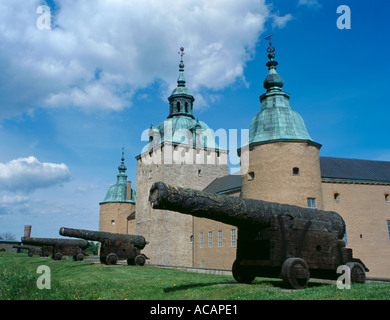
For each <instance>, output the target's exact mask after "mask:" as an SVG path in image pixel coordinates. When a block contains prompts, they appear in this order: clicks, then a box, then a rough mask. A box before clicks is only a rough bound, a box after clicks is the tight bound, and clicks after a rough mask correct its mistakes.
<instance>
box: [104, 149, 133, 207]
mask: <svg viewBox="0 0 390 320" xmlns="http://www.w3.org/2000/svg"><path fill="white" fill-rule="evenodd" d="M121 160H122V162H121V164H120V165H119V166H118V170H119V174H118V175H117V182H116V184H114V185H112V186H111V187H110V188H109V189H108V191H107V194H106V197H105V198H104V201H103V202H102V203H105V202H131V203H135V191H134V190H133V189H131V199H127V175H126V170H127V168H126V166H125V163H124V160H125V159H124V157H123V152H122V159H121Z"/></svg>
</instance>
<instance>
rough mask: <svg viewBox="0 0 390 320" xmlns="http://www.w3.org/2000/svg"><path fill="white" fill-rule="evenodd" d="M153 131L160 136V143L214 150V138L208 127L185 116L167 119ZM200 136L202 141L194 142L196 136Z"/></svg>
mask: <svg viewBox="0 0 390 320" xmlns="http://www.w3.org/2000/svg"><path fill="white" fill-rule="evenodd" d="M155 130H157V131H158V132H159V134H160V135H161V142H166V141H169V142H173V143H183V144H189V145H198V146H202V147H205V148H216V147H217V146H216V143H215V137H214V135H213V131H212V130H211V129H210V127H209V126H208V125H207V124H206V123H205V122H203V121H200V120H195V119H193V118H191V117H188V116H185V115H179V116H175V117H172V118H168V119H167V120H165V121H164V122H163V123H161V124H159V125H158V126H157V127H156V128H155ZM197 134H198V138H199V135H201V136H202V137H201V138H202V141H196V140H197V137H196V135H197Z"/></svg>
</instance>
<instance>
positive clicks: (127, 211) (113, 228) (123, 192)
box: [99, 150, 135, 234]
mask: <svg viewBox="0 0 390 320" xmlns="http://www.w3.org/2000/svg"><path fill="white" fill-rule="evenodd" d="M124 160H125V159H124V151H123V150H122V159H121V163H120V165H119V166H118V171H119V173H118V175H117V182H116V184H114V185H112V186H111V187H110V188H109V189H108V191H107V193H106V196H105V198H104V200H103V202H100V203H99V205H100V216H99V231H105V232H112V233H123V234H134V232H135V222H134V218H135V217H134V212H135V191H134V189H132V188H131V181H127V175H126V170H127V168H126V166H125V163H124Z"/></svg>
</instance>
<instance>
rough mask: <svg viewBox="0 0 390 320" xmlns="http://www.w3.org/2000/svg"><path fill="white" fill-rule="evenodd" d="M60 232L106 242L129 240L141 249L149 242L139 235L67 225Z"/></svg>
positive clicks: (64, 234) (63, 234)
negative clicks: (69, 226) (75, 227)
mask: <svg viewBox="0 0 390 320" xmlns="http://www.w3.org/2000/svg"><path fill="white" fill-rule="evenodd" d="M59 232H60V235H62V236H68V237H75V238H81V239H86V240H92V241H98V242H104V241H106V240H111V241H124V242H129V243H132V244H133V245H134V247H136V248H138V249H140V250H141V249H143V248H144V247H145V246H146V244H147V242H146V240H145V238H144V237H143V236H139V235H131V234H120V233H111V232H102V231H92V230H83V229H72V228H65V227H62V228H60V231H59Z"/></svg>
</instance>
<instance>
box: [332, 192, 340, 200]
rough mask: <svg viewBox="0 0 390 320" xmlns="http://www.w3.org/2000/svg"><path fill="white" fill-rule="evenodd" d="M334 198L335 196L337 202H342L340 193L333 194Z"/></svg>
mask: <svg viewBox="0 0 390 320" xmlns="http://www.w3.org/2000/svg"><path fill="white" fill-rule="evenodd" d="M333 198H334V201H335V202H340V193H337V192H336V193H335V194H334V195H333Z"/></svg>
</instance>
